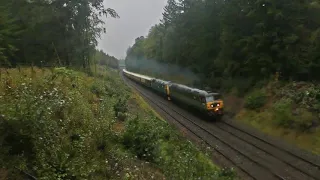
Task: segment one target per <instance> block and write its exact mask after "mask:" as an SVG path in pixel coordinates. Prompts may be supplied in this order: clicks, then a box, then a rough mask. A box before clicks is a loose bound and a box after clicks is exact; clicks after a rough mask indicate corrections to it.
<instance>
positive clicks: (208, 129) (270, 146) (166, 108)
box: [126, 79, 320, 180]
mask: <svg viewBox="0 0 320 180" xmlns="http://www.w3.org/2000/svg"><path fill="white" fill-rule="evenodd" d="M126 82H127V83H128V84H130V85H131V86H133V87H134V88H135V89H136V90H137V91H138V92H139V93H140V94H141V95H142V96H144V97H145V98H146V99H147V100H148V101H149V102H150V103H152V104H153V106H154V107H155V106H156V107H157V109H158V110H160V111H163V112H164V113H165V114H167V115H169V116H170V117H171V119H172V120H173V121H176V122H177V123H179V125H180V126H183V127H184V128H186V129H187V130H188V131H189V132H190V133H192V134H193V135H195V136H197V137H198V138H200V139H202V140H203V141H204V142H205V143H206V144H208V145H209V146H210V147H212V148H213V149H214V150H215V151H216V152H217V153H218V154H220V156H221V157H223V158H225V159H227V160H228V161H229V162H231V163H232V164H233V165H234V166H235V167H236V169H237V171H238V172H240V174H243V176H242V178H244V179H288V180H289V179H290V180H291V179H292V180H293V179H297V180H300V179H301V180H302V179H316V180H318V179H320V170H319V169H320V168H319V167H320V166H319V160H318V159H314V161H313V160H310V159H309V160H308V159H306V158H303V157H301V156H299V155H297V154H295V153H293V152H290V151H289V150H287V149H284V148H281V147H279V146H276V145H275V144H274V143H271V142H269V141H266V140H264V139H263V138H261V137H259V136H257V135H254V134H251V133H248V132H246V131H245V130H243V129H241V128H239V127H237V126H235V125H233V124H232V123H230V122H224V121H221V122H218V123H214V124H213V123H210V122H206V121H203V120H201V119H199V118H198V117H195V116H194V115H192V114H190V113H189V112H186V111H185V110H183V109H180V108H178V107H176V106H175V105H173V104H172V103H170V102H168V101H166V100H164V99H163V98H162V97H159V96H158V95H155V94H153V93H152V92H150V90H147V89H146V88H145V87H142V86H141V85H138V84H136V83H135V82H133V81H131V80H128V79H126Z"/></svg>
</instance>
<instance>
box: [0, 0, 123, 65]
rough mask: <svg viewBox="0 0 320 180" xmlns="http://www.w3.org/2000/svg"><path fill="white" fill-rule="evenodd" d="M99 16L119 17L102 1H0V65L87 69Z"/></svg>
mask: <svg viewBox="0 0 320 180" xmlns="http://www.w3.org/2000/svg"><path fill="white" fill-rule="evenodd" d="M103 16H107V17H109V16H110V17H114V18H117V17H119V16H118V14H117V13H116V12H115V11H114V10H113V9H110V8H105V7H104V6H103V0H32V1H31V0H14V1H12V0H1V2H0V64H1V65H2V66H4V65H5V66H16V65H17V64H23V65H31V64H33V65H39V66H40V65H42V64H45V65H61V66H72V67H83V68H88V67H89V65H90V63H92V62H93V58H94V56H95V55H96V53H97V52H96V49H95V48H96V45H97V39H98V38H99V37H100V34H101V33H104V32H105V28H104V26H103V25H104V22H103V21H102V19H101V18H102V17H103ZM109 59H114V57H110V58H109ZM111 61H113V60H111Z"/></svg>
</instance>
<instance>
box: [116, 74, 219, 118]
mask: <svg viewBox="0 0 320 180" xmlns="http://www.w3.org/2000/svg"><path fill="white" fill-rule="evenodd" d="M122 71H123V74H124V75H125V76H126V77H128V78H129V79H131V80H133V81H135V82H137V83H139V84H141V85H143V86H146V87H148V88H150V89H152V90H154V91H155V92H157V93H158V94H160V95H161V96H163V97H165V98H166V99H167V100H169V101H178V102H182V103H184V104H185V105H188V106H190V107H192V108H194V109H197V110H198V111H200V112H202V113H206V115H208V116H210V117H213V118H216V119H220V118H221V117H222V116H223V114H224V113H223V108H224V104H223V100H222V98H221V95H220V94H219V93H213V92H208V91H204V90H200V89H196V88H191V87H188V86H185V85H182V84H177V83H173V82H170V81H164V80H161V79H157V78H153V77H149V76H145V75H141V74H137V73H133V72H130V71H127V70H126V69H123V70H122Z"/></svg>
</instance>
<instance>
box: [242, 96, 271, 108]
mask: <svg viewBox="0 0 320 180" xmlns="http://www.w3.org/2000/svg"><path fill="white" fill-rule="evenodd" d="M266 102H267V95H266V94H265V93H264V92H263V91H254V92H253V93H251V94H250V95H248V96H247V97H246V99H245V104H244V105H245V108H247V109H252V110H256V109H259V108H261V107H263V106H264V105H265V103H266Z"/></svg>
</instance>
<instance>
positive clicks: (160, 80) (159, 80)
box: [154, 79, 170, 84]
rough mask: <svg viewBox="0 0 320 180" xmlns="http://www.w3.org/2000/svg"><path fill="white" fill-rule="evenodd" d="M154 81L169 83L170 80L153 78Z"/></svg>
mask: <svg viewBox="0 0 320 180" xmlns="http://www.w3.org/2000/svg"><path fill="white" fill-rule="evenodd" d="M154 81H156V82H158V83H161V84H169V83H170V81H165V80H162V79H154Z"/></svg>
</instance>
